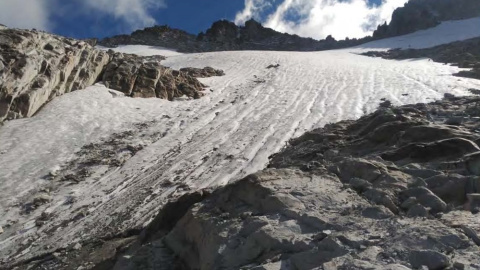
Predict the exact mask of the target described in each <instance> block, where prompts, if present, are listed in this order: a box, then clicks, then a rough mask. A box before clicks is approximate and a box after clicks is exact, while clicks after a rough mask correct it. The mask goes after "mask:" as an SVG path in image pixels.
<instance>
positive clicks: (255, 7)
mask: <svg viewBox="0 0 480 270" xmlns="http://www.w3.org/2000/svg"><path fill="white" fill-rule="evenodd" d="M269 6H271V4H270V3H269V2H267V1H265V0H245V8H244V9H243V10H242V11H240V12H238V13H237V15H236V16H235V23H236V24H237V25H240V24H244V23H245V22H246V21H248V20H250V19H251V18H255V17H258V16H259V14H260V12H261V11H262V10H263V9H264V8H266V7H269Z"/></svg>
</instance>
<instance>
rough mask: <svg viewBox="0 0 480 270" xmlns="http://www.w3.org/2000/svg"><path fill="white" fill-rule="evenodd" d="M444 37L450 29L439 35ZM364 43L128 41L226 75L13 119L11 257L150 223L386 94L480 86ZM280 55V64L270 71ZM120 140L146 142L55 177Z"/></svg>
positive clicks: (2, 173) (4, 246)
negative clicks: (181, 44)
mask: <svg viewBox="0 0 480 270" xmlns="http://www.w3.org/2000/svg"><path fill="white" fill-rule="evenodd" d="M475 20H476V21H475ZM463 23H464V24H462V22H449V23H444V24H442V25H440V26H439V27H437V28H434V29H430V30H426V31H420V32H417V33H414V34H411V35H408V36H403V37H397V38H393V39H391V40H380V41H377V42H376V43H375V42H374V43H369V44H367V45H368V46H363V48H383V49H384V48H387V47H394V48H397V47H400V46H402V47H405V46H406V47H408V46H409V45H410V46H415V47H422V45H421V41H422V40H423V42H426V43H424V44H425V46H433V45H438V44H442V43H446V42H450V41H453V40H458V39H463V38H467V36H468V37H474V36H480V27H477V28H476V29H474V30H476V32H475V31H474V30H472V32H471V33H469V34H468V35H457V34H456V33H457V32H461V31H464V29H466V28H465V27H466V25H471V24H472V23H477V26H478V25H480V19H479V18H477V19H472V20H466V21H463ZM447 26H448V27H447ZM439 29H440V30H439ZM442 29H443V30H442ZM459 29H460V30H459ZM468 29H471V28H468ZM447 30H448V31H449V32H442V33H441V31H447ZM433 36H434V37H437V36H438V37H440V38H439V39H436V40H433V41H436V43H435V44H434V42H432V39H433V38H432V37H433ZM400 41H402V42H400ZM390 44H392V45H390ZM363 48H361V47H357V48H352V49H345V50H334V51H323V52H258V51H238V52H215V53H201V54H179V53H172V52H171V51H169V50H165V49H155V48H152V47H148V46H146V47H144V46H122V48H120V50H121V51H123V52H131V53H138V54H142V55H147V54H163V55H165V54H167V53H170V54H168V55H169V57H168V58H167V60H165V61H163V62H162V63H163V64H164V65H166V66H170V67H172V68H175V69H178V68H182V67H198V68H202V67H205V66H211V67H214V68H219V69H223V70H224V71H225V74H226V75H225V76H223V77H212V78H206V79H201V80H202V82H203V83H205V84H206V85H208V86H209V88H208V89H207V90H206V91H205V92H206V96H205V97H203V98H201V99H198V100H177V101H174V102H169V101H165V100H160V99H154V98H153V99H133V98H129V97H124V96H123V95H122V94H121V93H119V92H116V91H113V90H109V89H106V88H105V87H104V86H102V85H95V86H92V87H89V88H87V89H85V90H82V91H75V92H72V93H70V94H67V95H64V96H61V97H59V98H57V99H55V100H54V101H52V102H50V103H49V104H48V105H46V106H45V107H44V108H43V109H42V110H41V111H40V112H39V113H38V114H37V115H35V116H34V117H32V118H29V119H21V120H15V121H10V122H6V123H5V125H4V126H2V127H0V142H1V143H0V183H1V187H2V196H1V197H0V216H1V217H2V218H1V219H0V226H2V227H3V229H4V231H5V232H4V233H3V234H0V258H7V256H13V257H15V259H16V260H20V259H25V258H30V257H33V256H36V255H38V254H42V253H45V252H47V251H52V250H55V249H58V248H61V247H70V246H72V245H74V244H75V243H77V242H81V241H83V240H85V239H88V238H90V237H107V236H113V235H118V234H119V233H121V232H123V231H125V230H127V229H130V228H135V227H141V226H144V225H145V224H147V222H148V221H149V220H150V219H151V218H152V217H153V216H155V214H156V212H157V211H158V209H159V208H160V207H161V206H162V205H163V204H164V203H165V202H166V201H167V200H169V199H171V198H174V197H176V196H179V195H181V194H183V193H185V192H187V191H189V190H195V189H198V188H204V187H212V186H216V185H224V184H226V183H227V182H228V181H233V180H235V179H239V178H241V177H244V176H245V175H248V174H250V173H253V172H255V171H258V170H260V169H262V168H264V167H265V165H266V164H267V162H268V156H270V155H271V154H273V153H275V152H277V151H279V150H280V149H281V148H282V147H284V146H285V144H286V142H287V141H288V140H289V139H291V138H293V137H296V136H299V135H301V134H303V133H304V132H305V131H307V130H310V129H313V128H318V127H322V126H324V125H325V124H327V123H331V122H337V121H340V120H344V119H356V118H359V117H360V116H362V115H364V114H366V113H370V112H373V111H374V110H375V109H376V108H377V107H378V105H379V103H380V102H381V99H382V98H385V99H388V100H390V101H392V103H393V104H395V105H401V104H408V103H418V102H430V101H434V100H436V99H440V98H442V97H443V95H444V94H445V93H452V94H455V95H468V94H469V92H468V91H467V90H468V89H470V88H477V89H480V81H478V80H472V79H466V78H458V77H454V76H452V74H453V73H456V72H458V71H459V70H460V69H459V68H456V67H451V66H448V65H442V64H438V63H434V62H431V61H428V60H427V59H422V60H418V59H416V60H405V61H391V60H383V59H379V58H369V57H365V56H361V55H358V53H359V52H361V51H363V50H366V49H363ZM271 64H279V67H278V68H270V69H267V68H266V67H267V66H269V65H271ZM126 131H131V132H130V133H128V134H127V133H125V132H126ZM123 133H125V134H126V135H124V136H123V135H122V136H120V135H119V134H123ZM109 138H113V139H116V140H123V142H126V143H127V144H130V145H141V146H142V147H143V149H142V150H140V151H139V152H137V153H136V154H135V155H134V156H133V157H131V158H129V159H128V160H126V162H125V163H124V164H123V166H120V167H114V168H111V167H110V168H109V167H108V166H107V167H105V166H98V168H97V171H96V172H95V173H94V174H93V175H91V176H88V177H87V178H86V179H85V180H84V181H81V182H79V183H71V182H54V181H51V180H49V178H48V177H47V176H48V175H52V176H54V175H55V174H56V173H57V172H59V171H61V170H62V169H63V168H65V166H67V164H68V162H69V161H71V160H75V159H76V158H77V157H78V154H76V152H78V151H79V150H80V149H81V147H83V146H85V145H87V144H90V143H99V142H102V141H103V142H105V141H107V140H108V139H109ZM99 144H100V145H102V144H101V143H99ZM41 192H47V193H48V192H49V193H50V196H51V199H52V201H51V202H49V203H47V204H43V205H41V206H40V207H38V208H37V209H36V210H33V211H32V212H30V213H28V214H26V213H25V211H24V205H25V204H27V203H29V202H31V201H32V200H33V198H35V197H36V196H38V194H39V193H41ZM42 213H47V214H48V215H49V218H48V219H47V220H46V221H45V222H44V224H43V226H41V227H38V226H36V225H35V220H37V219H38V218H39V217H40V216H41V215H42ZM79 213H81V215H79ZM13 257H12V258H13ZM9 259H11V258H9Z"/></svg>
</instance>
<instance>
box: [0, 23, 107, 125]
mask: <svg viewBox="0 0 480 270" xmlns="http://www.w3.org/2000/svg"><path fill="white" fill-rule="evenodd" d="M0 47H1V48H2V49H1V50H0V60H1V61H0V62H3V63H4V64H3V66H0V121H2V120H4V119H6V118H7V117H10V118H20V117H30V116H32V115H33V114H34V113H35V112H37V111H38V109H40V107H42V106H43V104H45V103H46V102H48V101H50V100H51V99H53V98H54V97H56V96H59V95H62V94H64V93H68V92H71V91H74V90H78V89H83V88H85V87H87V86H90V85H92V84H93V83H95V82H96V81H97V80H98V77H99V75H100V74H101V72H102V70H103V67H104V66H105V65H106V64H107V63H108V60H109V57H108V54H107V53H106V52H103V51H100V50H96V49H94V48H93V47H92V46H90V45H88V44H87V43H85V42H82V41H76V40H73V39H67V38H63V37H59V36H55V35H51V34H47V33H44V32H39V31H35V30H31V31H30V30H19V29H4V30H2V31H1V32H0Z"/></svg>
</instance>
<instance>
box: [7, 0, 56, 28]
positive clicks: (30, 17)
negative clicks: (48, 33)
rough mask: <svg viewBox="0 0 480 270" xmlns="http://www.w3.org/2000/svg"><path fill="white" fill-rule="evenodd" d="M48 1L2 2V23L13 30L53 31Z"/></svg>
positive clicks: (8, 0) (15, 0) (23, 0)
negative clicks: (34, 29)
mask: <svg viewBox="0 0 480 270" xmlns="http://www.w3.org/2000/svg"><path fill="white" fill-rule="evenodd" d="M48 2H49V1H47V0H0V23H1V24H5V25H6V26H8V27H12V28H36V29H41V30H51V28H52V25H51V23H50V21H49V12H48Z"/></svg>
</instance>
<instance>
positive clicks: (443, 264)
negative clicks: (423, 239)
mask: <svg viewBox="0 0 480 270" xmlns="http://www.w3.org/2000/svg"><path fill="white" fill-rule="evenodd" d="M410 264H412V267H413V268H416V269H417V268H421V267H422V266H426V267H427V268H428V269H430V270H439V269H445V268H447V267H449V266H450V264H451V263H450V259H449V258H448V257H447V256H445V255H443V254H442V253H440V252H436V251H430V250H414V251H412V252H410Z"/></svg>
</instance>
